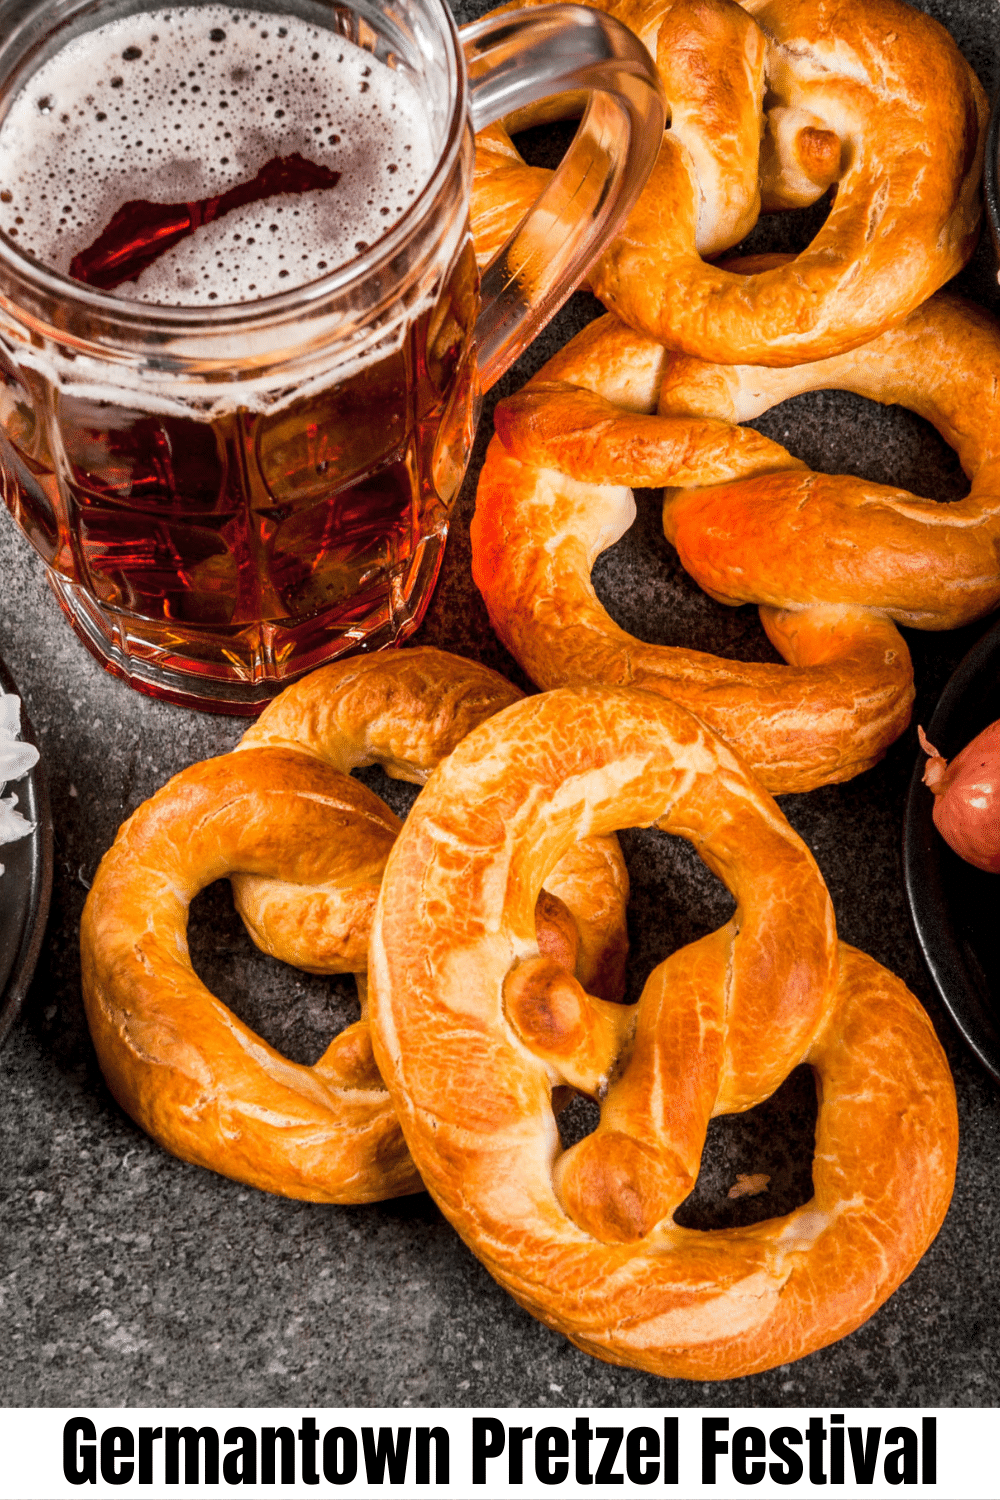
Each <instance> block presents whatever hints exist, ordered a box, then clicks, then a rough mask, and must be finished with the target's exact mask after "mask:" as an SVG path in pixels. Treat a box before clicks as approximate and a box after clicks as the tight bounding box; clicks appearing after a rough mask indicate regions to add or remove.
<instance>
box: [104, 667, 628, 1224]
mask: <svg viewBox="0 0 1000 1500" xmlns="http://www.w3.org/2000/svg"><path fill="white" fill-rule="evenodd" d="M519 696H520V694H519V693H518V691H517V689H515V688H513V687H512V686H511V685H510V683H508V682H506V681H505V680H504V679H503V678H502V677H499V676H498V675H497V674H496V673H495V672H491V671H489V670H488V669H487V668H485V667H481V666H479V665H477V664H476V663H474V662H468V661H463V660H461V659H460V658H458V657H454V656H449V655H447V654H446V653H444V652H440V651H433V650H427V649H424V650H410V651H398V652H382V653H378V654H377V655H373V656H371V657H362V658H360V659H355V660H352V661H348V662H338V663H334V664H333V665H331V666H329V667H326V668H324V669H322V670H320V671H318V672H316V673H314V674H313V675H312V676H311V677H309V678H306V679H305V680H304V681H302V682H300V683H297V684H295V685H293V686H292V687H289V688H287V689H286V690H285V692H284V693H282V695H281V696H280V697H279V698H277V699H276V700H275V701H274V702H273V703H272V704H271V705H269V707H268V708H267V709H266V710H265V711H264V713H263V715H262V716H261V718H260V720H259V721H258V723H257V724H256V725H254V726H253V727H252V728H251V729H250V730H249V731H248V732H247V734H246V735H245V736H244V738H243V741H242V742H241V746H240V748H239V749H238V750H237V751H234V752H233V753H231V754H229V755H223V756H220V757H218V758H217V759H215V760H209V761H204V762H202V763H201V764H199V765H195V766H192V767H190V768H189V769H188V770H187V771H182V772H181V773H180V775H178V776H175V777H174V778H173V780H172V781H170V782H168V783H167V785H166V786H165V787H163V788H162V789H161V790H160V791H159V792H157V794H156V795H155V796H154V797H153V798H151V799H150V800H149V801H148V802H146V803H144V804H143V805H142V806H141V807H140V808H139V809H138V810H137V811H136V812H135V813H133V815H132V817H131V818H130V819H129V820H128V822H127V823H126V824H125V825H124V826H123V827H122V829H121V830H120V831H119V834H118V838H117V839H116V841H115V844H114V846H113V847H112V849H111V850H110V851H109V853H108V854H107V855H105V857H104V859H103V860H102V862H101V865H100V868H99V870H98V872H97V875H96V877H95V879H94V883H93V886H92V888H91V892H90V895H89V897H88V899H87V903H86V906H85V908H84V914H83V924H82V929H81V951H82V960H83V993H84V1001H85V1003H86V1007H87V1017H88V1020H89V1023H90V1029H91V1033H92V1035H93V1038H94V1044H95V1047H96V1049H97V1055H98V1059H99V1061H100V1063H101V1067H102V1069H103V1071H104V1074H105V1077H106V1079H107V1081H108V1084H109V1086H110V1088H111V1091H112V1093H113V1094H114V1095H115V1098H116V1099H117V1100H118V1102H119V1103H120V1104H121V1105H122V1106H123V1108H125V1109H126V1110H127V1111H128V1113H129V1114H130V1115H132V1117H133V1119H135V1120H136V1121H138V1123H139V1124H140V1125H141V1126H142V1127H143V1129H145V1130H146V1131H148V1132H149V1134H150V1135H152V1136H153V1137H154V1139H156V1140H157V1141H159V1142H160V1144H161V1145H163V1146H165V1147H166V1148H167V1150H169V1151H172V1152H173V1153H174V1154H175V1155H177V1156H180V1157H182V1158H183V1159H184V1160H185V1161H191V1162H195V1163H198V1164H199V1165H201V1166H205V1167H210V1168H213V1169H214V1170H215V1171H218V1172H221V1173H223V1174H224V1175H225V1176H227V1177H233V1178H235V1179H236V1180H238V1181H240V1182H246V1183H249V1184H251V1185H253V1186H255V1187H260V1188H265V1189H267V1190H268V1191H271V1192H275V1193H281V1194H284V1195H285V1196H287V1197H293V1198H306V1199H312V1200H314V1201H318V1202H325V1203H345V1202H348V1203H364V1202H371V1201H373V1200H375V1199H378V1198H386V1197H394V1196H396V1195H398V1194H400V1193H408V1192H415V1191H416V1190H417V1189H419V1187H420V1179H419V1177H418V1175H417V1173H416V1169H415V1168H414V1166H413V1163H412V1161H411V1160H410V1157H409V1155H408V1153H407V1151H406V1147H405V1145H404V1142H403V1138H402V1136H401V1134H400V1131H399V1126H398V1123H397V1121H396V1117H395V1113H394V1111H393V1108H392V1104H391V1101H390V1099H389V1096H388V1094H387V1093H386V1091H385V1087H384V1085H383V1083H382V1081H381V1078H380V1077H379V1074H378V1070H377V1068H376V1067H375V1064H374V1061H373V1058H372V1051H371V1040H370V1034H369V1028H368V1023H367V1020H366V1019H365V1018H364V1011H365V1003H364V1002H365V990H364V972H365V967H366V962H367V947H368V934H369V930H370V926H371V920H372V915H373V911H374V906H375V898H376V896H377V893H378V886H379V881H380V879H381V876H382V869H383V867H384V864H385V860H386V857H387V855H388V853H389V850H390V848H391V846H392V843H393V841H394V839H395V837H396V835H397V833H398V831H399V828H400V823H399V819H398V818H396V817H395V815H394V814H393V813H392V812H391V811H390V809H389V808H388V807H386V805H385V804H384V803H383V802H382V801H381V800H380V798H378V797H377V796H375V794H374V793H373V792H371V791H369V790H368V788H367V787H365V786H364V785H363V784H362V783H361V782H359V781H357V780H356V779H355V778H353V777H351V776H350V775H349V774H348V773H349V772H350V771H351V770H353V769H354V768H356V767H358V766H364V765H372V764H375V763H377V764H380V765H382V766H384V767H385V769H386V770H387V771H388V773H389V774H390V775H391V776H396V777H400V778H402V779H404V780H408V781H416V782H420V781H422V780H424V779H425V778H426V776H427V774H428V772H429V771H430V770H431V769H432V768H433V767H434V766H435V765H437V763H438V762H439V761H440V760H441V758H442V757H443V756H446V755H447V754H449V753H450V751H451V750H452V749H454V746H455V745H456V744H457V743H458V742H459V740H460V739H461V738H462V737H463V736H464V735H465V734H466V733H467V732H468V731H469V730H470V729H471V728H473V727H474V726H475V725H477V724H479V723H480V722H481V721H482V720H483V719H485V718H487V717H488V716H489V715H490V714H492V713H495V712H496V711H497V710H498V709H499V708H502V707H505V706H506V705H507V704H509V703H511V702H513V701H514V700H515V699H517V698H518V697H519ZM225 875H230V876H232V878H233V884H234V887H235V888H236V893H237V901H238V905H239V907H240V910H241V912H242V914H243V915H244V919H245V920H246V921H247V924H248V926H249V927H250V930H251V934H252V936H253V937H254V940H255V941H256V942H257V943H258V946H260V947H262V948H264V949H265V951H268V952H271V953H274V954H276V955H277V956H279V957H283V958H286V959H288V960H289V961H290V962H292V963H295V964H297V965H299V966H300V967H303V968H307V969H311V970H313V971H315V972H319V973H355V974H357V975H358V976H359V990H360V992H361V997H362V1019H361V1020H360V1021H358V1022H356V1023H355V1024H354V1025H353V1026H349V1027H348V1028H347V1029H346V1030H345V1031H342V1032H341V1033H340V1035H339V1036H337V1037H335V1038H334V1040H333V1041H332V1042H331V1043H330V1045H329V1047H328V1048H327V1049H326V1051H325V1052H324V1053H323V1056H322V1057H321V1058H320V1059H319V1061H318V1062H317V1063H316V1064H315V1065H314V1066H312V1067H304V1066H301V1065H299V1064H296V1063H292V1062H290V1061H289V1060H288V1059H287V1058H285V1057H283V1056H282V1055H281V1054H280V1053H279V1052H277V1051H276V1050H275V1049H274V1048H272V1047H270V1046H268V1044H267V1043H266V1042H264V1041H263V1040H262V1039H261V1038H260V1037H259V1036H257V1035H255V1034H254V1032H252V1031H251V1030H250V1028H249V1027H247V1026H245V1025H244V1024H243V1022H242V1021H240V1020H239V1019H238V1018H237V1017H236V1016H234V1015H233V1014H232V1012H231V1011H229V1010H228V1009H227V1008H226V1006H224V1005H223V1004H222V1003H221V1002H220V1001H219V1000H217V999H216V998H215V997H214V996H213V995H212V994H211V993H210V992H209V991H208V990H207V989H206V987H205V986H204V985H203V984H202V983H201V981H200V980H199V979H198V977H197V975H196V974H195V973H194V971H193V969H192V967H191V961H190V958H189V955H188V948H187V939H186V928H187V914H188V907H189V905H190V902H191V900H192V899H193V897H194V896H195V895H196V894H197V892H198V891H199V890H201V889H202V888H203V887H204V886H206V885H208V884H209V883H210V882H211V881H213V880H217V879H219V878H220V877H222V876H225ZM627 892H628V881H627V876H626V874H625V869H624V865H623V863H622V859H621V854H620V852H619V850H618V848H617V844H616V842H615V841H614V840H608V839H597V840H590V841H588V842H587V843H586V844H585V845H582V846H580V847H575V848H573V849H570V850H568V851H567V858H566V860H564V861H563V863H562V864H561V865H560V867H559V869H558V870H556V871H554V872H553V878H552V879H551V880H550V881H549V882H548V886H547V891H546V892H543V893H542V895H541V896H540V898H539V903H538V911H537V923H538V938H539V942H540V944H541V945H542V947H543V948H545V949H546V950H547V951H548V952H549V953H551V954H553V955H555V956H557V957H558V958H559V960H560V961H561V962H562V963H565V964H568V965H569V966H570V967H571V968H575V971H576V972H577V973H578V974H579V975H580V977H581V980H583V982H585V983H589V984H590V985H591V986H592V987H594V988H596V990H597V992H598V993H603V994H606V995H607V996H608V997H609V998H611V997H613V996H615V995H616V994H618V993H620V989H621V978H622V970H623V964H624V954H625V946H626V939H625V929H624V918H623V912H624V903H625V900H626V899H627ZM585 976H586V977H585Z"/></svg>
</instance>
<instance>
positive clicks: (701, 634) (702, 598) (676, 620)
mask: <svg viewBox="0 0 1000 1500" xmlns="http://www.w3.org/2000/svg"><path fill="white" fill-rule="evenodd" d="M633 493H634V494H635V504H636V518H635V521H634V522H633V524H632V526H631V527H630V528H629V530H628V531H626V533H625V535H624V536H623V537H622V538H621V539H620V540H619V541H617V542H615V544H614V546H613V547H609V548H608V550H607V551H606V552H604V553H602V554H601V556H600V557H599V558H598V559H597V561H596V562H595V563H594V568H593V572H592V573H591V582H592V584H593V587H594V592H595V593H596V594H597V597H598V599H599V600H600V602H601V604H602V605H603V606H604V608H605V609H606V610H607V612H608V614H609V615H610V616H611V618H612V620H614V622H615V624H616V625H619V626H620V627H621V628H622V630H626V631H628V633H629V635H634V636H636V637H637V639H639V640H641V641H646V642H648V644H649V645H651V646H680V647H683V648H685V649H688V648H689V649H692V650H696V651H707V652H710V653H711V654H712V655H714V656H727V657H730V658H732V659H733V660H734V661H764V662H780V661H781V660H782V658H781V657H780V656H779V655H778V653H777V651H775V649H774V647H773V646H772V645H771V642H770V641H769V640H768V638H767V636H766V635H765V634H764V631H763V629H762V627H761V623H760V617H759V615H758V613H757V609H756V607H755V606H754V605H752V604H747V605H743V606H740V607H739V608H737V609H732V608H730V607H729V606H727V605H723V604H718V603H716V601H715V600H714V599H711V598H709V596H708V595H707V594H706V593H704V592H703V591H702V589H701V588H700V587H699V586H698V584H697V583H695V581H694V579H693V578H690V577H689V576H688V574H687V573H685V571H684V569H683V568H682V566H681V563H680V559H679V558H678V556H677V553H676V552H675V551H674V549H673V547H672V546H671V545H670V543H669V542H668V541H667V539H666V537H665V536H664V535H663V491H662V490H635V491H634V492H633ZM660 957H663V955H662V954H661V955H660Z"/></svg>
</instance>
